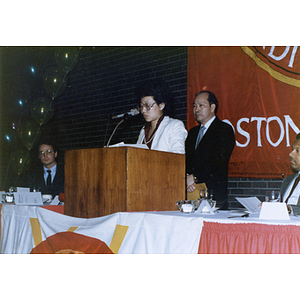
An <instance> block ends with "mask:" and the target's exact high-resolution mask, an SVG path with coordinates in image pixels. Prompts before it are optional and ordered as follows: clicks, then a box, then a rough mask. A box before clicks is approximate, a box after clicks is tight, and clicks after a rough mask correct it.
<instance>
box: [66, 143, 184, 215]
mask: <svg viewBox="0 0 300 300" xmlns="http://www.w3.org/2000/svg"><path fill="white" fill-rule="evenodd" d="M64 196H65V208H64V211H65V214H66V215H70V216H73V217H81V218H93V217H100V216H104V215H108V214H111V213H115V212H122V211H123V212H124V211H151V210H165V211H166V210H177V207H176V203H175V202H176V201H177V200H184V199H185V155H184V154H176V153H169V152H162V151H155V150H148V149H141V148H135V147H111V148H91V149H76V150H66V151H65V195H64Z"/></svg>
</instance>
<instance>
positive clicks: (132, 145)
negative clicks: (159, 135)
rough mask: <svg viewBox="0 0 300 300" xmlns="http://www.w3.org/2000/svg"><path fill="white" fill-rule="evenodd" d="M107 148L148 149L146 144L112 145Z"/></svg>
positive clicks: (122, 143)
mask: <svg viewBox="0 0 300 300" xmlns="http://www.w3.org/2000/svg"><path fill="white" fill-rule="evenodd" d="M109 147H134V148H143V149H149V148H148V146H147V145H146V144H124V142H121V143H118V144H114V145H111V146H109Z"/></svg>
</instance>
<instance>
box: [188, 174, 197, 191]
mask: <svg viewBox="0 0 300 300" xmlns="http://www.w3.org/2000/svg"><path fill="white" fill-rule="evenodd" d="M195 184H196V183H195V179H194V175H193V174H189V175H187V176H186V190H187V192H188V193H191V192H193V191H194V190H196V186H195Z"/></svg>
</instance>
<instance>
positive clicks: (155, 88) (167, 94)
mask: <svg viewBox="0 0 300 300" xmlns="http://www.w3.org/2000/svg"><path fill="white" fill-rule="evenodd" d="M136 95H137V102H138V105H139V104H140V101H141V99H142V98H143V97H147V96H152V97H153V99H154V100H155V102H156V103H157V104H161V103H165V108H164V113H165V114H167V115H170V114H172V111H173V95H172V92H171V90H170V88H169V86H168V85H167V84H166V82H164V81H163V80H162V79H153V80H148V81H144V82H141V83H140V84H139V86H138V88H137V92H136Z"/></svg>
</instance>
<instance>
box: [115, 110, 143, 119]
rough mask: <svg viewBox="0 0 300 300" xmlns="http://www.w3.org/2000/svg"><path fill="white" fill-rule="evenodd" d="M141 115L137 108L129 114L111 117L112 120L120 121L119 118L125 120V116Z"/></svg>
mask: <svg viewBox="0 0 300 300" xmlns="http://www.w3.org/2000/svg"><path fill="white" fill-rule="evenodd" d="M139 113H140V111H139V110H138V109H137V108H132V109H131V110H130V111H129V112H126V113H123V114H119V115H116V116H113V117H111V118H112V119H119V118H123V117H125V116H136V115H138V114H139Z"/></svg>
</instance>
